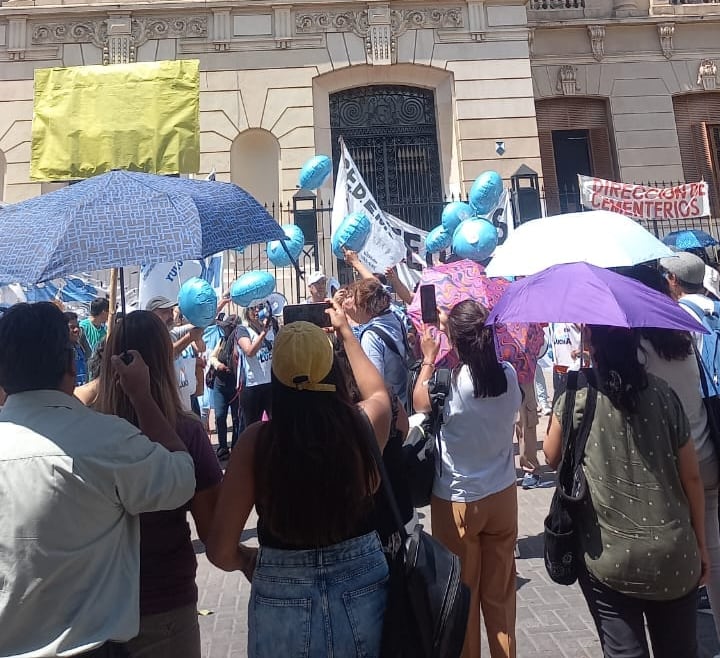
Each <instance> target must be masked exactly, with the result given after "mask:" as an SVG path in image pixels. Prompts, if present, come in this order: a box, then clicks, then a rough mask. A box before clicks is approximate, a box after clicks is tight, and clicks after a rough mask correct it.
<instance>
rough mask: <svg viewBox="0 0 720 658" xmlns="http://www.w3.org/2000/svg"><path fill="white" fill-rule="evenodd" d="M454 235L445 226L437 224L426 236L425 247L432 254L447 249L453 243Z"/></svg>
mask: <svg viewBox="0 0 720 658" xmlns="http://www.w3.org/2000/svg"><path fill="white" fill-rule="evenodd" d="M452 236H453V234H452V233H450V232H448V230H447V229H446V228H445V227H444V226H436V227H435V228H434V229H433V230H432V231H430V233H428V234H427V236H425V249H427V251H428V253H430V254H436V253H438V252H439V251H442V250H443V249H447V248H448V247H449V246H450V245H451V244H452Z"/></svg>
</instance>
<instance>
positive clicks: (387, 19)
mask: <svg viewBox="0 0 720 658" xmlns="http://www.w3.org/2000/svg"><path fill="white" fill-rule="evenodd" d="M367 21H368V33H367V36H366V37H365V50H366V51H367V54H368V56H369V57H370V62H372V64H374V65H377V66H387V65H389V64H392V62H393V54H394V52H395V36H394V35H393V32H392V26H391V21H392V17H391V14H390V6H389V5H377V6H373V7H368V10H367Z"/></svg>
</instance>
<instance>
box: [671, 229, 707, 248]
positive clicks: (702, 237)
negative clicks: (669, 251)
mask: <svg viewBox="0 0 720 658" xmlns="http://www.w3.org/2000/svg"><path fill="white" fill-rule="evenodd" d="M662 241H663V242H664V243H665V244H666V245H668V247H675V249H679V250H680V251H683V250H684V249H704V248H705V247H714V246H715V245H716V244H718V241H717V240H716V239H715V238H714V237H713V236H712V235H710V234H709V233H706V232H705V231H701V230H700V229H697V228H692V229H683V230H682V231H673V232H672V233H668V234H667V235H666V236H665V237H664V238H663V239H662Z"/></svg>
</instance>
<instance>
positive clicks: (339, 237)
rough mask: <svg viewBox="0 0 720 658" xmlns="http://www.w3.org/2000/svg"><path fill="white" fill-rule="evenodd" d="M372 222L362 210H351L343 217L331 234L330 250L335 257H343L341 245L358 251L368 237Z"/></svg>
mask: <svg viewBox="0 0 720 658" xmlns="http://www.w3.org/2000/svg"><path fill="white" fill-rule="evenodd" d="M371 230H372V223H371V222H370V218H369V217H368V216H367V215H366V214H365V213H362V212H352V213H350V214H349V215H347V216H346V217H345V219H343V220H342V222H341V223H340V226H338V227H337V231H335V233H333V236H332V241H331V243H332V250H333V253H334V254H335V257H336V258H340V259H343V258H344V257H345V254H343V250H342V249H343V247H345V248H346V249H350V250H351V251H360V250H362V248H363V247H364V246H365V243H366V242H367V239H368V238H369V237H370V231H371Z"/></svg>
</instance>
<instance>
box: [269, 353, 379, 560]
mask: <svg viewBox="0 0 720 658" xmlns="http://www.w3.org/2000/svg"><path fill="white" fill-rule="evenodd" d="M324 383H331V384H335V386H336V389H337V390H336V392H334V393H325V392H316V391H296V390H294V389H290V388H287V387H286V386H283V385H282V384H281V383H280V382H279V381H278V380H277V379H275V377H274V376H273V379H272V395H273V407H274V408H275V409H279V410H282V412H281V413H276V414H274V415H273V417H272V419H271V420H270V421H269V422H268V423H266V424H265V426H264V427H263V428H262V429H261V430H260V436H259V437H258V442H257V448H256V453H255V454H256V457H255V474H256V476H255V492H256V500H257V505H258V509H259V513H260V516H261V518H262V523H263V525H264V527H265V528H266V529H267V530H268V531H269V532H270V533H272V535H273V536H275V537H278V538H279V539H281V540H282V541H283V542H284V543H286V544H288V545H290V546H301V547H312V546H329V545H331V544H336V543H338V542H340V541H344V540H345V539H349V538H350V537H352V536H353V533H356V532H357V531H358V529H359V528H358V526H359V524H360V522H361V519H362V518H363V517H365V516H366V515H367V514H368V512H369V511H370V506H371V505H372V498H371V497H372V494H373V491H374V489H375V485H376V484H377V471H376V468H375V461H374V459H373V456H372V452H371V449H370V445H369V440H370V439H373V437H372V436H371V435H368V434H369V426H368V425H367V421H366V419H365V418H364V417H363V416H362V415H361V412H360V411H359V410H358V409H357V407H356V406H355V405H354V404H353V403H352V401H351V400H350V396H349V394H348V391H347V387H346V385H345V380H344V377H343V375H342V373H341V372H340V371H339V368H338V365H337V363H335V364H334V365H333V368H332V370H331V371H330V373H329V375H328V376H327V377H326V378H325V382H324ZM373 440H374V439H373Z"/></svg>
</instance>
